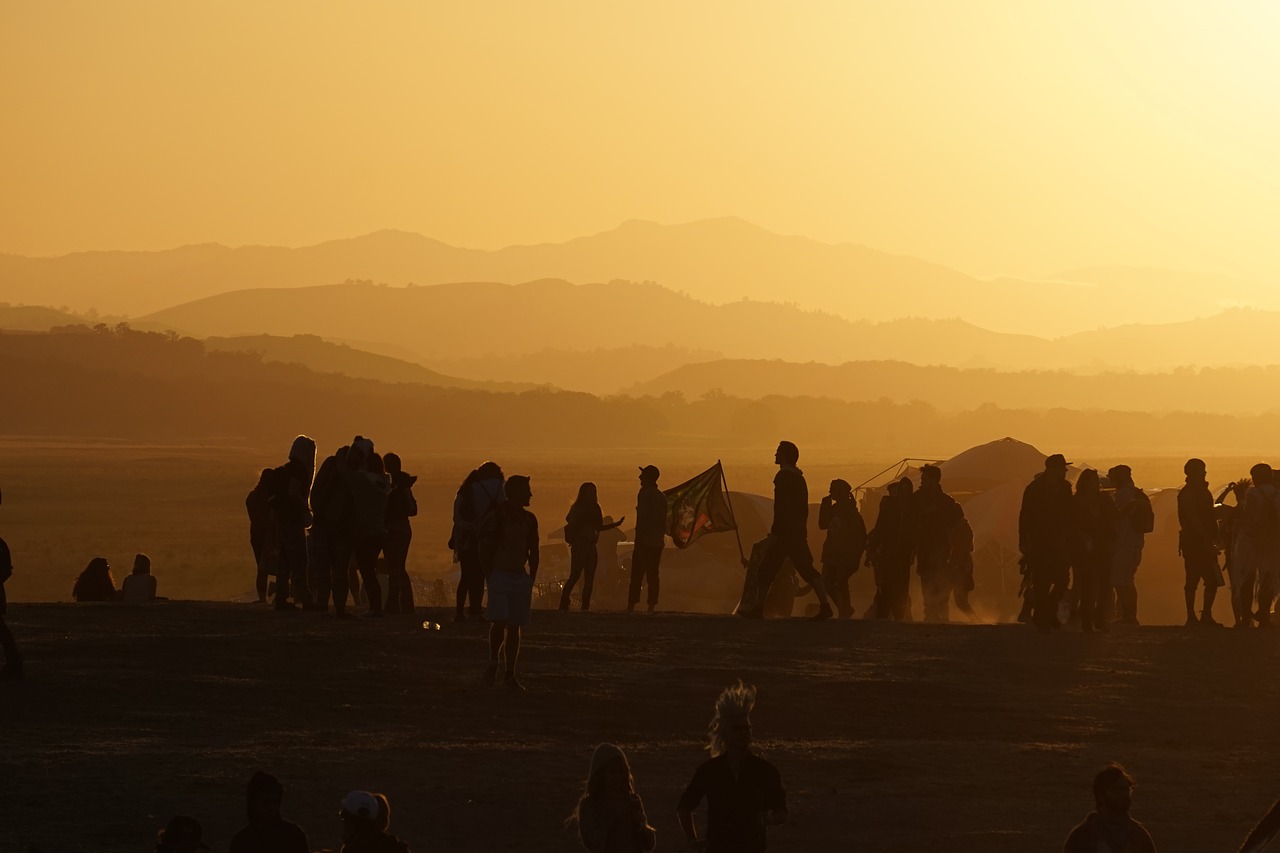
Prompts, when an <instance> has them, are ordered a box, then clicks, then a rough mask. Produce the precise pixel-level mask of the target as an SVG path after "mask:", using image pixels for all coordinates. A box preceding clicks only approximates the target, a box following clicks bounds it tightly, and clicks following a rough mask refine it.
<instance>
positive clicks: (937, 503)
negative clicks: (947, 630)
mask: <svg viewBox="0 0 1280 853" xmlns="http://www.w3.org/2000/svg"><path fill="white" fill-rule="evenodd" d="M912 502H913V503H914V513H915V531H916V574H918V575H919V576H920V598H921V600H922V601H923V602H924V621H926V622H947V621H949V620H950V618H951V613H950V605H951V589H952V573H951V571H950V569H949V565H948V564H949V561H950V557H951V531H952V530H953V529H954V528H955V526H956V525H957V524H959V523H960V522H961V521H963V520H964V510H962V509H961V508H960V504H958V503H956V500H955V498H953V497H951V495H949V494H947V493H946V492H944V491H943V490H942V469H941V468H939V467H938V466H937V465H924V466H922V467H921V468H920V489H919V490H918V491H917V492H916V493H915V494H914V495H913V496H912Z"/></svg>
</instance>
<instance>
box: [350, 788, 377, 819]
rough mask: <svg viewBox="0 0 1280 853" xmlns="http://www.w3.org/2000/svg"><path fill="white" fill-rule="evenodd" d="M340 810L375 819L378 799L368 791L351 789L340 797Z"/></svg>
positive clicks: (354, 815) (355, 815)
mask: <svg viewBox="0 0 1280 853" xmlns="http://www.w3.org/2000/svg"><path fill="white" fill-rule="evenodd" d="M342 811H343V812H344V813H346V814H349V815H352V816H353V817H359V818H364V819H365V820H377V818H378V801H377V799H376V798H375V797H374V796H373V794H370V793H369V792H368V791H352V792H351V793H349V794H347V795H346V796H345V797H343V798H342Z"/></svg>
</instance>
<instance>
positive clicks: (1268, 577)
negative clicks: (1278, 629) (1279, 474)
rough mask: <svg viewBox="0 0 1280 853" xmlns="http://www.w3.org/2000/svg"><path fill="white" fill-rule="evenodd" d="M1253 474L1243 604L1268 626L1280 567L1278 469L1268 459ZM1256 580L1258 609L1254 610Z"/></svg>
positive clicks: (1245, 525) (1244, 523) (1244, 533)
mask: <svg viewBox="0 0 1280 853" xmlns="http://www.w3.org/2000/svg"><path fill="white" fill-rule="evenodd" d="M1249 478H1250V479H1251V480H1252V481H1253V486H1252V488H1250V489H1249V491H1248V493H1247V494H1246V495H1245V499H1244V509H1243V512H1242V513H1241V518H1240V527H1241V530H1240V539H1241V543H1240V544H1241V546H1242V547H1241V555H1242V556H1243V557H1245V561H1244V562H1245V564H1246V567H1245V571H1244V574H1245V577H1244V584H1243V585H1242V587H1241V589H1240V604H1241V607H1242V609H1243V610H1244V612H1245V613H1246V614H1247V615H1248V618H1249V619H1251V620H1256V621H1257V623H1258V624H1259V625H1262V626H1265V625H1267V624H1269V623H1270V620H1271V614H1270V611H1271V600H1272V599H1273V598H1274V596H1275V575H1276V573H1277V571H1280V506H1278V505H1277V504H1278V502H1280V492H1278V491H1277V489H1276V486H1275V483H1274V478H1275V475H1274V472H1273V471H1272V470H1271V466H1270V465H1268V464H1266V463H1265V462H1259V463H1258V464H1257V465H1254V466H1253V467H1252V468H1250V469H1249ZM1255 583H1256V584H1257V611H1256V612H1254V610H1253V604H1254V599H1253V596H1254V584H1255ZM1245 624H1246V625H1248V624H1249V623H1248V622H1246V623H1245Z"/></svg>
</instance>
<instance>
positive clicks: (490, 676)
mask: <svg viewBox="0 0 1280 853" xmlns="http://www.w3.org/2000/svg"><path fill="white" fill-rule="evenodd" d="M506 636H507V625H506V623H505V622H490V623H489V665H488V666H487V667H486V668H485V671H484V680H485V683H487V684H493V683H494V682H495V681H497V680H498V663H499V662H500V659H501V656H502V643H503V640H505V639H506Z"/></svg>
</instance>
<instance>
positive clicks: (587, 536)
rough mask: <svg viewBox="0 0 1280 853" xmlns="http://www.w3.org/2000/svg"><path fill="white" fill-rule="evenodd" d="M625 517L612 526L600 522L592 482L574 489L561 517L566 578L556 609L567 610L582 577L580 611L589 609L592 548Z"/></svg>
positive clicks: (595, 556)
mask: <svg viewBox="0 0 1280 853" xmlns="http://www.w3.org/2000/svg"><path fill="white" fill-rule="evenodd" d="M625 519H626V516H623V517H622V518H620V519H618V520H617V521H615V522H613V523H612V524H605V523H604V513H603V512H602V511H601V509H600V500H599V498H598V497H597V495H596V484H595V483H583V484H582V485H581V486H579V487H578V497H577V500H575V501H574V502H573V504H572V506H570V507H569V512H568V514H567V515H565V517H564V539H565V541H566V542H568V543H569V579H568V580H567V581H565V583H564V589H563V590H562V591H561V592H560V609H561V610H568V609H569V599H570V596H572V595H573V587H574V585H575V584H576V583H577V582H578V578H582V579H583V580H582V610H583V612H586V611H588V610H590V609H591V590H592V588H593V587H594V586H595V582H596V563H597V561H598V560H599V558H600V555H599V553H598V552H597V550H596V545H597V543H598V542H599V540H600V533H601V532H602V531H605V530H612V529H614V528H617V527H620V526H622V522H623V521H624V520H625Z"/></svg>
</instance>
